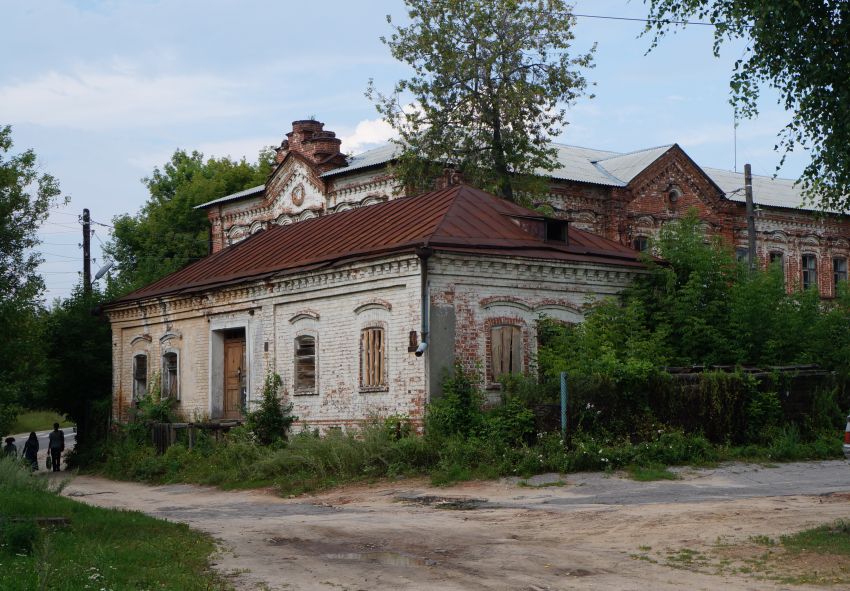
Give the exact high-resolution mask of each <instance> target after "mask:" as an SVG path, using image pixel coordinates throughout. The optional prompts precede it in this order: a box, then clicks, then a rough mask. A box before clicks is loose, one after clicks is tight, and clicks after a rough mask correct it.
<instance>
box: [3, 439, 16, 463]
mask: <svg viewBox="0 0 850 591" xmlns="http://www.w3.org/2000/svg"><path fill="white" fill-rule="evenodd" d="M3 457H5V458H12V459H13V460H14V459H15V458H17V457H18V446H17V445H15V438H14V437H7V438H6V445H4V446H3Z"/></svg>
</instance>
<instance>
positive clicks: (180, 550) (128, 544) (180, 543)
mask: <svg viewBox="0 0 850 591" xmlns="http://www.w3.org/2000/svg"><path fill="white" fill-rule="evenodd" d="M0 498H2V499H3V501H2V503H0V540H2V541H0V545H5V548H0V559H2V564H3V568H0V589H3V590H4V591H7V590H8V591H29V590H31V589H185V590H187V591H211V590H221V591H224V590H225V589H229V588H230V586H229V585H228V584H227V583H226V582H224V581H222V580H220V579H219V578H218V577H216V576H215V575H213V574H212V573H211V571H210V568H209V566H210V564H209V561H210V555H211V553H212V552H213V551H214V550H215V543H214V541H213V540H212V539H211V538H210V537H209V536H207V535H205V534H201V533H199V532H196V531H193V530H191V529H190V528H189V526H187V525H185V524H177V523H169V522H167V521H161V520H158V519H153V518H152V517H148V516H147V515H143V514H142V513H139V512H135V511H123V510H122V511H116V510H109V509H101V508H98V507H94V506H90V505H87V504H84V503H79V502H77V501H73V500H71V499H68V498H65V497H62V496H60V495H59V494H57V491H56V490H54V489H51V488H49V481H48V480H47V479H45V478H33V476H32V475H31V474H30V472H29V470H26V469H22V468H21V467H20V466H19V465H17V464H15V463H13V462H10V461H8V460H4V459H0ZM42 517H66V518H68V520H69V525H67V526H64V527H60V528H46V527H45V528H43V529H42V528H39V527H38V526H37V525H36V520H37V519H38V518H42ZM12 520H15V521H12ZM152 541H155V543H152ZM10 542H11V544H12V546H10ZM33 550H34V551H33ZM175 556H179V557H180V559H179V560H174V557H175Z"/></svg>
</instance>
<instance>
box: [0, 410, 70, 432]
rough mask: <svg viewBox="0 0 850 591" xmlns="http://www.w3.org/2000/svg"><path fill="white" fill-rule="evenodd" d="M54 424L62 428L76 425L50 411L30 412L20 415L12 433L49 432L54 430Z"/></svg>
mask: <svg viewBox="0 0 850 591" xmlns="http://www.w3.org/2000/svg"><path fill="white" fill-rule="evenodd" d="M53 423H59V426H60V427H70V426H73V424H74V423H72V422H71V421H69V420H68V419H66V418H65V417H64V416H62V415H60V414H57V413H55V412H53V411H49V410H30V411H27V412H23V413H21V414H19V415H18V418H17V420H16V421H15V424H14V425H12V429H11V431H10V433H29V432H31V431H47V430H49V429H53Z"/></svg>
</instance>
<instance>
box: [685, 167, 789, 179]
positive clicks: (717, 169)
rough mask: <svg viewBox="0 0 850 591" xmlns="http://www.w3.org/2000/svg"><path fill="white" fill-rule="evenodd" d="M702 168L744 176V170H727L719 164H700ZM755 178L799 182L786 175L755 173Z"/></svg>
mask: <svg viewBox="0 0 850 591" xmlns="http://www.w3.org/2000/svg"><path fill="white" fill-rule="evenodd" d="M700 168H702V169H703V170H716V171H718V172H725V173H728V174H737V175H740V176H744V173H743V172H738V171H737V170H727V169H725V168H720V167H718V166H700ZM753 178H760V179H769V180H771V181H790V182H792V183H796V182H797V179H789V178H787V177H784V176H773V175H769V174H754V175H753Z"/></svg>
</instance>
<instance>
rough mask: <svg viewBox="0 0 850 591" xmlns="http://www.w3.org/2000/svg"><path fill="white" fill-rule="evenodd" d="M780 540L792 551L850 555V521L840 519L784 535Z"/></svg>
mask: <svg viewBox="0 0 850 591" xmlns="http://www.w3.org/2000/svg"><path fill="white" fill-rule="evenodd" d="M779 541H780V543H781V544H782V547H783V548H785V549H786V550H787V551H789V552H791V553H796V554H799V553H801V552H809V553H814V554H830V555H834V556H850V521H845V520H842V519H839V520H838V521H836V522H835V523H832V524H830V525H822V526H820V527H816V528H814V529H807V530H805V531H801V532H799V533H796V534H793V535H788V536H782V537H781V538H780V540H779Z"/></svg>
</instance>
